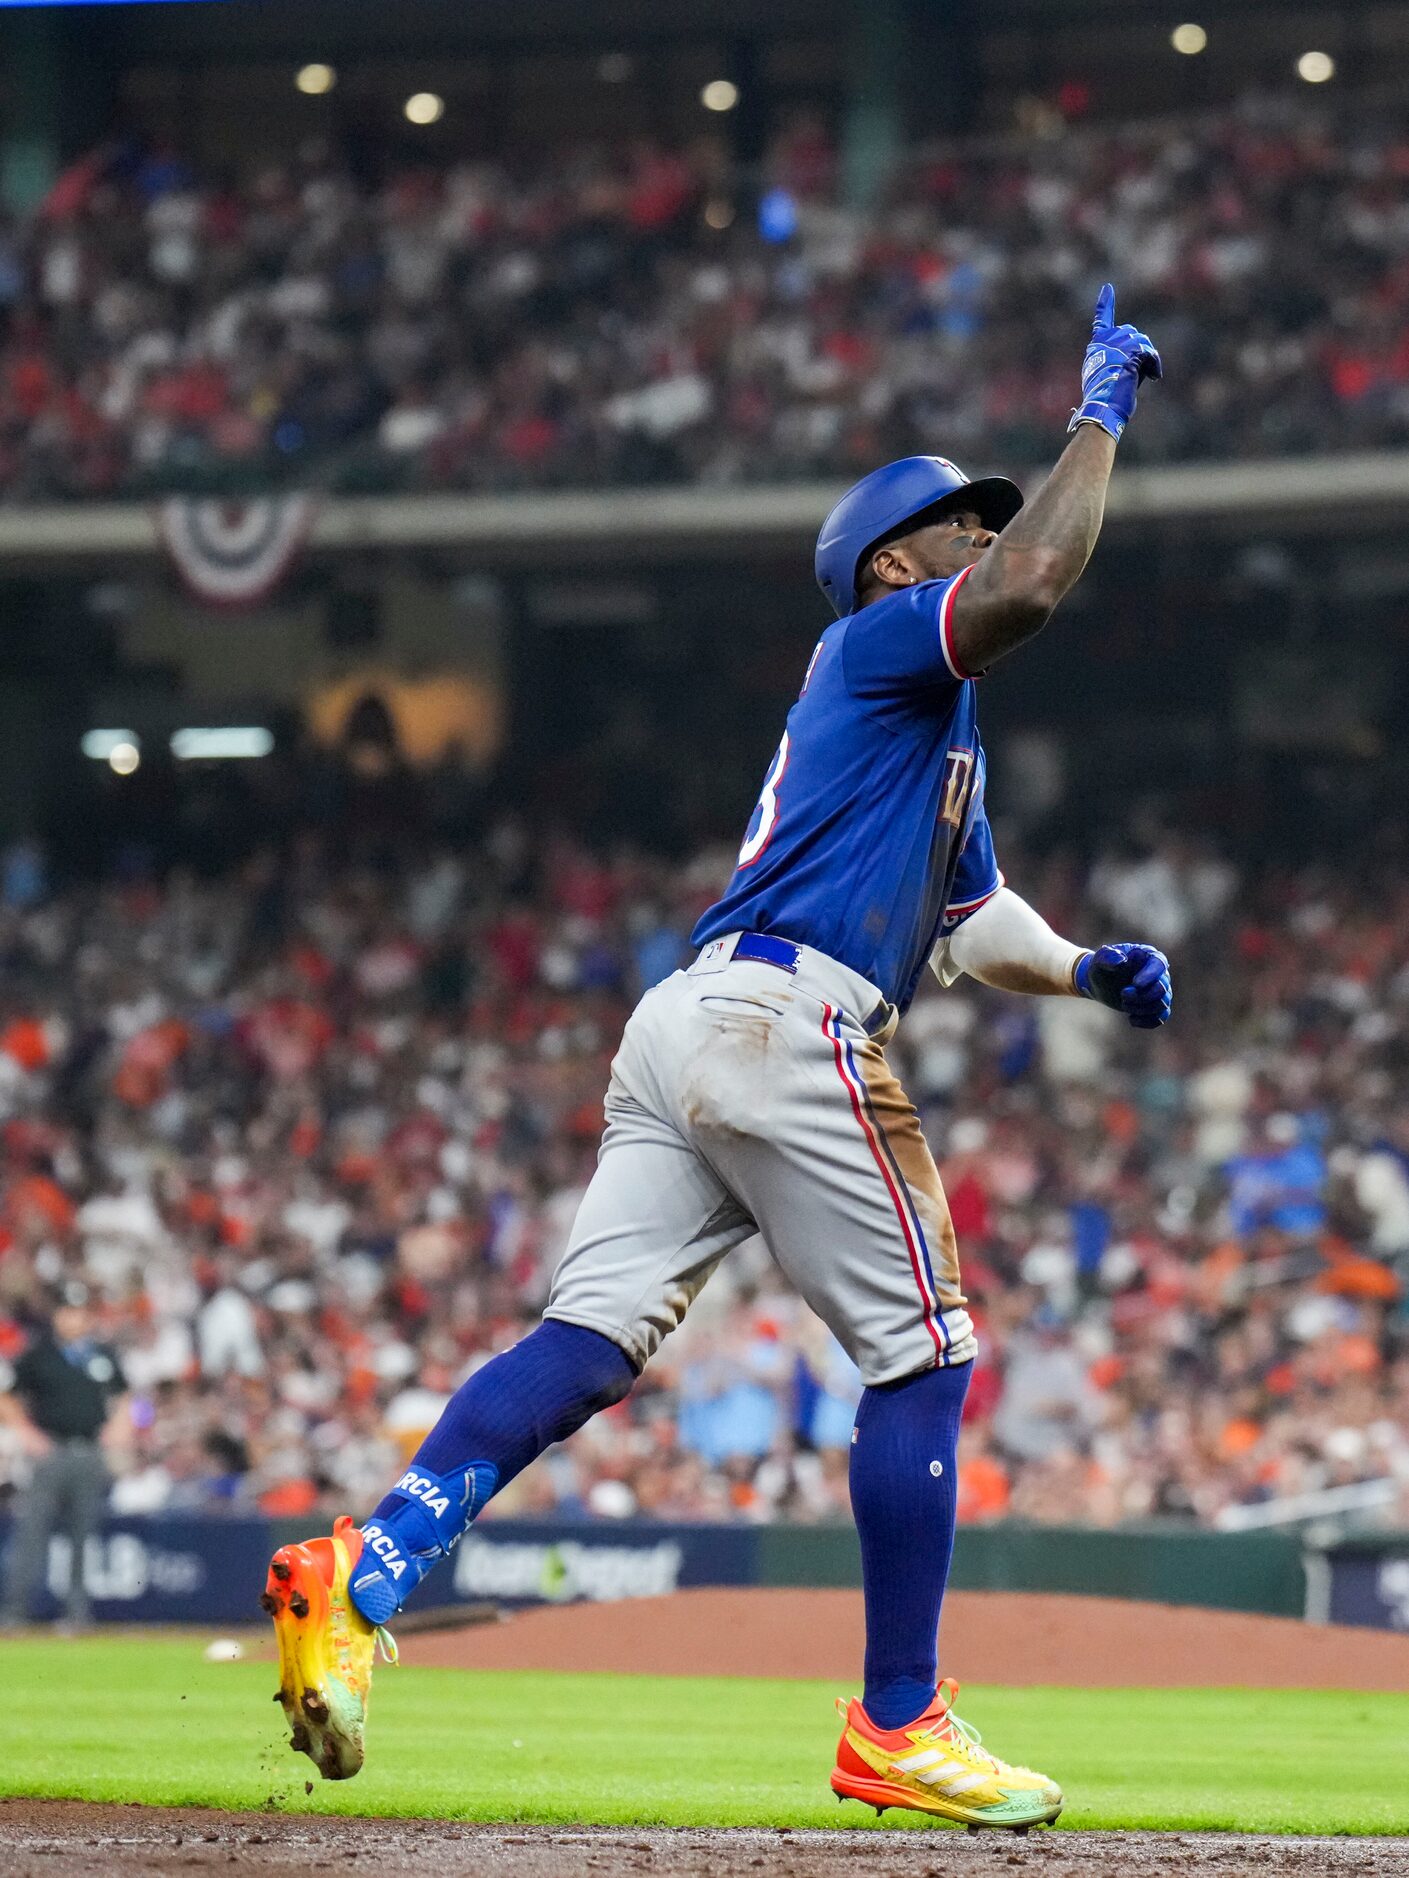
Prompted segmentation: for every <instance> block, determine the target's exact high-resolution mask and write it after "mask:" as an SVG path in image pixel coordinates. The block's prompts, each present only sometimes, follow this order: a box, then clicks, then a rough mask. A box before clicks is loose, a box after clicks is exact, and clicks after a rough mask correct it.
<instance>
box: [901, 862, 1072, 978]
mask: <svg viewBox="0 0 1409 1878" xmlns="http://www.w3.org/2000/svg"><path fill="white" fill-rule="evenodd" d="M1085 956H1086V951H1085V948H1084V947H1082V946H1076V945H1073V944H1072V943H1071V941H1070V940H1069V939H1063V938H1062V937H1061V935H1060V934H1059V933H1055V932H1053V930H1052V928H1051V927H1050V926H1049V925H1048V924H1047V922H1046V920H1045V919H1043V917H1042V915H1041V914H1040V913H1039V912H1037V910H1036V909H1035V908H1034V907H1030V906H1029V905H1028V903H1027V901H1026V900H1023V899H1021V898H1020V897H1019V896H1018V895H1017V894H1015V893H1014V892H1013V891H1012V889H1011V888H1009V887H1000V888H999V890H998V892H997V893H995V894H994V896H993V898H992V899H991V900H988V901H986V902H985V903H984V905H983V906H981V907H980V908H979V909H978V911H977V912H976V913H971V914H970V915H969V917H968V918H967V919H966V920H965V921H964V923H963V925H962V926H960V927H959V928H958V929H957V930H956V931H955V932H953V933H951V934H950V936H949V938H948V939H945V940H943V941H942V942H941V943H940V944H939V945H938V946H936V947H935V950H934V952H933V954H932V955H931V958H930V967H931V969H932V970H933V972H934V974H935V976H936V977H937V978H938V979H939V982H940V983H941V984H942V985H952V984H953V983H954V981H955V980H956V979H957V978H959V977H960V976H961V975H964V976H967V977H969V978H977V979H978V980H979V982H980V983H981V984H985V985H992V986H993V987H994V989H995V990H998V991H1021V992H1025V993H1027V994H1028V995H1030V996H1034V997H1069V998H1070V997H1075V996H1076V995H1077V990H1076V968H1077V965H1078V964H1079V963H1080V961H1081V960H1082V959H1083V958H1085Z"/></svg>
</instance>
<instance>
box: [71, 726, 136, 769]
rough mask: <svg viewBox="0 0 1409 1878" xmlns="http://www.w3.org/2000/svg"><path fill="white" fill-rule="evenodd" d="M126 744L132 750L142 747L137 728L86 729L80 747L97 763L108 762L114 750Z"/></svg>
mask: <svg viewBox="0 0 1409 1878" xmlns="http://www.w3.org/2000/svg"><path fill="white" fill-rule="evenodd" d="M124 745H126V747H127V748H128V749H131V750H140V749H141V747H142V742H141V739H140V738H139V737H138V735H137V733H136V731H135V730H89V731H85V732H84V734H83V738H82V741H81V742H80V743H79V746H78V747H79V749H80V750H82V752H83V754H84V755H85V756H91V757H92V759H93V761H94V762H95V763H107V762H109V761H110V760H111V758H112V753H113V751H114V750H117V749H121V748H122V747H123V746H124Z"/></svg>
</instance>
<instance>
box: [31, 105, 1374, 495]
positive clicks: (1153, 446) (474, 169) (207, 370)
mask: <svg viewBox="0 0 1409 1878" xmlns="http://www.w3.org/2000/svg"><path fill="white" fill-rule="evenodd" d="M837 168H838V166H837V163H836V160H835V153H834V151H833V149H832V147H831V145H830V143H829V141H828V138H827V136H826V135H825V133H824V131H823V130H822V129H821V128H820V126H819V125H818V124H817V123H816V122H814V121H812V120H801V119H800V120H799V121H797V122H796V123H794V124H793V125H791V126H790V127H789V128H788V129H787V130H786V131H785V132H784V133H783V134H781V135H780V136H779V137H778V138H777V139H776V141H775V143H774V145H773V147H772V149H771V151H770V152H769V154H768V156H767V159H766V162H765V164H764V166H763V172H762V175H761V178H760V177H754V178H749V179H742V178H740V177H738V176H736V175H734V174H733V173H731V171H730V168H729V165H728V162H727V161H726V159H725V157H724V155H723V153H722V149H721V146H720V145H719V144H718V143H715V142H711V141H710V140H708V139H705V140H701V142H700V143H699V144H697V145H695V146H693V147H691V148H688V149H666V148H662V147H658V146H654V145H648V144H644V143H642V144H633V145H631V146H630V147H623V148H619V149H583V150H576V151H569V152H566V153H561V154H557V155H555V156H554V158H553V160H552V161H551V162H550V163H547V164H541V165H540V167H538V168H537V169H513V168H510V167H505V166H500V165H495V164H490V163H463V162H451V163H448V164H445V165H443V166H441V167H439V168H433V167H430V166H429V165H424V166H421V167H407V166H402V167H399V168H395V167H393V168H391V169H389V170H387V171H386V172H385V173H384V174H383V175H382V176H380V178H378V179H377V180H375V181H369V180H368V178H367V175H366V169H365V165H363V166H360V167H354V166H353V164H352V163H351V162H350V161H348V160H345V159H344V158H343V157H342V156H340V155H339V154H338V153H337V152H335V151H334V150H333V149H332V148H331V147H328V146H323V145H314V144H310V145H309V146H308V147H307V148H305V149H304V150H303V151H301V152H300V153H299V154H298V155H296V156H294V157H292V158H290V159H289V160H287V161H276V160H265V159H264V158H262V157H261V158H260V159H258V160H256V161H253V162H252V163H251V165H250V167H249V168H248V170H247V171H245V172H243V173H240V174H210V173H202V172H200V171H199V170H198V169H196V168H195V167H194V166H193V165H192V164H191V163H190V162H188V161H187V160H186V159H185V158H183V156H182V155H181V154H180V153H179V152H176V151H171V150H160V151H139V150H137V149H135V148H133V147H129V146H118V145H114V146H112V147H110V148H104V149H102V150H98V151H95V152H94V153H93V154H92V155H90V156H89V157H87V158H86V159H84V160H83V161H82V162H79V163H77V164H75V165H74V166H73V167H72V168H71V169H70V170H69V171H68V172H67V173H66V174H65V175H64V176H63V177H62V178H61V180H60V181H59V182H58V184H57V185H56V186H55V188H54V189H53V190H52V191H51V193H50V195H49V196H48V198H47V200H46V201H45V202H44V203H43V204H42V206H41V207H40V209H39V210H38V211H37V213H35V214H34V215H33V216H31V217H29V218H26V219H24V220H22V221H11V222H9V223H6V222H5V221H4V220H3V219H0V499H4V500H9V501H26V500H38V499H44V498H55V497H73V498H91V497H95V496H105V495H113V494H117V493H120V492H123V491H127V492H131V493H146V492H152V491H156V490H171V489H177V490H187V489H205V488H212V487H214V488H223V489H232V490H234V491H236V492H238V491H240V490H241V489H260V490H262V489H264V488H266V487H267V486H268V485H269V483H270V481H271V479H275V480H277V481H282V482H283V483H284V484H285V485H287V486H306V485H313V484H329V485H333V486H339V487H342V488H359V487H360V488H385V487H391V488H424V487H449V488H466V489H475V488H485V489H493V490H498V491H502V490H505V489H514V488H519V487H529V486H552V485H560V484H588V483H590V484H594V485H595V484H603V483H617V484H631V483H641V482H651V481H662V480H664V481H690V480H700V481H704V482H736V481H760V480H773V479H779V478H789V477H805V476H811V475H827V476H832V475H835V476H837V477H838V478H843V479H844V478H845V477H846V476H848V475H849V474H851V473H852V472H853V471H855V470H857V469H858V467H862V468H864V467H868V466H869V465H871V464H873V463H876V462H880V461H884V460H885V459H887V458H889V457H894V456H899V455H903V454H905V453H906V452H907V451H909V450H911V449H913V448H916V447H924V446H923V443H922V440H923V439H925V438H929V437H933V436H934V435H941V436H943V437H944V438H945V439H946V441H947V447H949V448H951V449H952V450H953V451H954V453H955V454H956V455H957V456H961V457H965V456H978V457H981V458H983V459H985V460H991V461H994V462H1001V463H1004V464H1007V465H1016V466H1021V465H1024V464H1038V463H1041V462H1044V461H1046V460H1048V459H1049V458H1050V456H1051V455H1052V454H1053V452H1054V450H1055V449H1056V447H1057V445H1058V443H1059V441H1060V438H1061V435H1062V432H1063V430H1064V428H1065V425H1066V421H1067V417H1068V414H1069V412H1070V408H1071V405H1072V401H1073V395H1074V378H1075V369H1076V363H1077V361H1078V360H1079V358H1080V342H1081V339H1082V336H1083V333H1084V330H1085V326H1086V322H1087V321H1088V320H1089V317H1090V307H1091V304H1092V300H1093V297H1094V292H1095V288H1096V286H1097V285H1098V284H1099V283H1100V282H1101V281H1102V280H1103V279H1106V278H1108V277H1109V278H1112V279H1114V280H1116V281H1117V282H1118V283H1119V284H1120V288H1121V292H1122V296H1123V298H1122V300H1121V303H1120V305H1121V310H1122V312H1123V313H1124V314H1125V315H1126V316H1127V317H1131V318H1136V319H1138V320H1139V321H1140V322H1141V323H1142V324H1143V325H1145V326H1147V327H1148V328H1149V329H1150V331H1151V332H1152V333H1154V334H1155V335H1156V337H1157V339H1158V342H1159V344H1160V346H1161V348H1162V350H1163V353H1164V357H1165V361H1166V365H1167V367H1168V373H1167V383H1166V385H1165V386H1164V388H1163V390H1162V392H1161V395H1160V397H1159V398H1158V399H1150V400H1149V401H1148V409H1142V411H1141V421H1140V424H1139V426H1138V429H1137V430H1134V431H1132V434H1131V438H1130V441H1129V443H1128V444H1127V445H1126V448H1127V450H1130V451H1132V452H1133V453H1134V454H1135V455H1136V456H1137V457H1139V458H1141V459H1143V460H1146V461H1176V460H1181V459H1198V458H1206V457H1214V458H1216V457H1234V456H1236V457H1257V456H1269V455H1277V454H1288V453H1295V452H1298V451H1301V450H1304V449H1310V448H1315V449H1317V450H1325V449H1354V448H1366V447H1374V446H1382V445H1395V444H1399V445H1402V444H1404V443H1406V442H1409V338H1406V333H1409V318H1406V311H1409V208H1406V206H1405V205H1406V200H1409V198H1406V194H1405V188H1404V183H1405V177H1406V174H1409V138H1406V135H1405V131H1404V126H1403V121H1402V114H1401V113H1399V112H1397V111H1385V112H1380V111H1376V110H1375V109H1371V108H1365V107H1363V106H1359V105H1354V106H1352V105H1343V106H1341V107H1340V109H1339V110H1337V109H1335V108H1332V107H1330V106H1326V105H1322V104H1321V103H1319V102H1316V103H1310V102H1308V101H1306V100H1305V99H1304V98H1300V99H1297V100H1295V101H1293V100H1291V99H1286V100H1282V101H1280V102H1277V101H1266V100H1264V101H1262V102H1260V103H1256V104H1249V105H1247V106H1245V107H1243V108H1242V109H1240V110H1237V111H1233V112H1229V113H1225V114H1223V115H1221V116H1215V117H1211V118H1204V119H1200V120H1197V121H1194V120H1189V121H1186V122H1178V121H1171V122H1166V123H1163V124H1158V125H1154V126H1151V125H1150V124H1148V123H1147V124H1144V125H1142V126H1139V127H1135V128H1131V129H1126V130H1122V129H1113V130H1078V129H1069V130H1068V131H1067V132H1066V133H1065V134H1064V135H1062V136H1060V137H1056V138H1051V137H1048V138H1044V139H1040V140H1035V141H1028V142H1024V143H1002V144H995V143H991V142H990V143H974V144H972V145H967V146H966V145H960V146H957V147H952V148H948V149H944V150H938V151H935V152H932V153H929V154H915V155H913V156H912V157H910V158H909V159H908V160H907V161H906V163H905V164H904V166H903V168H902V170H901V171H900V173H899V174H898V175H897V176H896V177H895V178H894V179H893V181H892V183H891V185H890V187H889V189H888V191H887V192H886V194H885V195H884V196H883V197H882V199H881V200H880V201H878V202H877V203H875V204H873V205H872V206H870V207H868V208H867V209H865V210H864V211H858V210H855V209H853V208H848V207H844V206H843V205H842V202H841V198H840V194H839V188H838V181H837Z"/></svg>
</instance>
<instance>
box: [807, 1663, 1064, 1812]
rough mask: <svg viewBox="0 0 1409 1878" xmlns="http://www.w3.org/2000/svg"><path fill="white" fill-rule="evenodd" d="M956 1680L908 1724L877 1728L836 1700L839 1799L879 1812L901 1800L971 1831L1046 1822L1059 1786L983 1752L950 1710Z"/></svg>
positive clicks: (855, 1706) (854, 1706)
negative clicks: (842, 1724) (839, 1721)
mask: <svg viewBox="0 0 1409 1878" xmlns="http://www.w3.org/2000/svg"><path fill="white" fill-rule="evenodd" d="M958 1694H959V1685H958V1683H957V1682H954V1681H953V1680H951V1679H950V1678H948V1677H946V1678H945V1680H944V1681H943V1682H942V1683H940V1685H939V1689H938V1691H937V1692H936V1694H935V1699H934V1701H933V1702H932V1703H931V1705H930V1706H929V1708H927V1709H926V1710H925V1712H924V1714H923V1715H921V1716H920V1717H919V1719H918V1720H917V1721H913V1722H911V1723H910V1725H909V1727H908V1728H877V1727H876V1725H875V1723H874V1722H873V1721H872V1720H871V1718H870V1716H869V1715H868V1714H867V1713H866V1711H865V1709H864V1708H862V1706H861V1704H860V1703H859V1702H850V1703H847V1702H842V1701H838V1703H837V1713H838V1714H839V1715H840V1716H841V1717H842V1719H843V1721H844V1722H845V1724H846V1726H845V1727H844V1728H843V1729H842V1737H841V1741H840V1743H839V1744H838V1747H837V1764H836V1766H835V1767H834V1768H833V1769H832V1791H833V1792H834V1793H835V1794H836V1796H837V1798H838V1799H839V1800H864V1801H865V1802H866V1804H867V1805H868V1806H874V1807H875V1809H876V1811H877V1813H883V1812H884V1811H885V1809H886V1808H887V1807H888V1806H908V1807H910V1808H912V1809H913V1810H914V1811H915V1812H917V1813H935V1814H937V1815H938V1816H939V1818H941V1819H956V1820H959V1821H960V1822H961V1823H962V1824H963V1825H966V1826H968V1827H969V1828H970V1829H971V1830H977V1829H978V1827H980V1826H1007V1827H1009V1828H1010V1829H1012V1830H1014V1831H1017V1832H1026V1831H1027V1829H1028V1827H1029V1826H1047V1825H1050V1824H1051V1823H1052V1821H1053V1820H1054V1819H1055V1818H1056V1817H1057V1815H1058V1813H1060V1812H1061V1810H1062V1790H1061V1788H1060V1787H1059V1786H1058V1785H1057V1784H1056V1782H1055V1781H1053V1780H1049V1779H1048V1778H1047V1776H1046V1775H1045V1774H1034V1773H1033V1772H1032V1770H1031V1769H1030V1768H1027V1767H1009V1766H1008V1764H1007V1762H1006V1761H1000V1760H999V1759H998V1757H997V1755H996V1754H990V1753H989V1752H988V1750H987V1748H985V1747H984V1746H983V1743H982V1742H981V1741H980V1740H979V1737H978V1733H977V1731H976V1730H975V1729H973V1728H970V1727H969V1725H968V1723H967V1722H962V1721H960V1719H959V1717H958V1716H957V1715H956V1714H955V1713H954V1702H955V1700H956V1699H957V1697H958Z"/></svg>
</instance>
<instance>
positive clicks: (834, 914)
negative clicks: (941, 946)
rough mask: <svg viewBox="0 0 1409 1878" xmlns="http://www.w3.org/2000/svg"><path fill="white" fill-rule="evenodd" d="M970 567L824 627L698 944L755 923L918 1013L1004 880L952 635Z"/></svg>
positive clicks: (968, 694)
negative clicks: (925, 982)
mask: <svg viewBox="0 0 1409 1878" xmlns="http://www.w3.org/2000/svg"><path fill="white" fill-rule="evenodd" d="M968 572H969V570H968V569H967V568H966V569H964V571H963V572H962V573H960V574H956V575H954V576H953V577H952V578H951V579H948V580H931V581H924V582H922V583H921V584H920V585H918V586H914V587H905V588H902V589H900V590H898V591H897V592H895V593H892V594H888V595H887V596H886V598H885V599H883V600H876V601H873V602H872V603H871V605H870V606H866V607H862V608H861V610H860V611H859V612H856V613H852V614H849V615H848V616H847V617H846V618H845V619H839V620H837V621H836V622H835V624H833V625H831V626H829V627H828V628H827V630H826V632H824V633H823V635H822V637H821V639H820V641H819V642H818V645H817V649H816V650H815V651H814V653H813V654H812V660H811V663H810V664H809V665H808V668H807V676H806V677H805V679H804V680H803V686H802V692H801V695H800V696H799V698H798V700H797V703H796V704H795V705H794V706H793V708H792V710H791V711H789V713H788V723H787V729H786V730H785V731H784V732H783V740H782V742H781V743H780V744H779V745H778V748H777V750H776V752H775V753H774V757H773V761H772V762H771V763H770V764H769V766H768V773H767V775H766V776H765V777H764V781H763V790H762V793H761V794H760V796H759V798H758V806H757V807H756V808H755V809H754V812H753V816H752V819H751V820H750V822H749V825H748V830H747V832H746V833H745V836H744V843H743V846H742V847H741V848H740V850H739V860H738V865H737V867H736V868H735V870H734V874H733V878H732V879H731V880H730V882H729V885H728V886H727V888H726V889H725V891H724V895H723V897H722V898H721V899H720V900H718V901H716V902H715V904H714V905H713V906H712V907H711V908H710V909H709V911H708V912H707V913H706V914H705V915H704V916H703V918H702V919H701V920H700V921H699V923H698V925H697V926H696V927H695V931H694V934H693V941H692V942H693V944H695V945H697V946H703V945H707V944H708V943H709V941H710V940H711V939H718V938H719V937H720V936H721V935H722V934H724V933H730V932H739V931H745V932H764V933H772V934H774V935H775V936H776V937H778V938H780V939H792V940H795V941H796V942H797V943H799V944H801V945H809V946H815V947H816V949H817V950H818V951H819V952H825V953H826V954H827V955H828V957H830V958H834V959H839V960H840V961H841V963H842V964H843V965H849V966H850V967H851V968H852V970H853V971H857V972H860V973H861V975H862V976H863V977H864V978H868V979H870V981H871V983H872V984H874V985H876V986H877V987H878V988H879V989H880V990H881V991H882V992H883V993H884V994H885V996H886V997H887V998H889V999H890V1001H891V1002H892V1003H893V1004H896V1005H898V1006H899V1007H900V1009H901V1010H904V1009H905V1008H906V1006H907V1005H908V1004H909V1003H910V1000H911V998H913V997H914V995H915V987H916V985H917V984H918V983H919V979H920V973H921V972H922V971H923V970H924V967H925V963H926V961H927V960H928V958H929V955H930V953H931V952H932V951H933V949H934V946H935V943H936V941H937V940H938V938H939V936H940V934H941V932H943V931H945V930H949V929H952V927H953V926H955V925H957V924H958V923H959V921H961V920H962V919H965V918H966V917H967V916H968V915H969V914H970V913H972V912H974V911H975V910H976V908H978V907H980V906H982V905H983V903H984V901H985V900H988V899H991V898H992V896H993V895H994V894H995V893H996V892H997V891H998V889H999V887H1001V886H1002V884H1003V876H1002V875H1001V874H1000V873H999V871H998V863H997V861H996V860H995V859H994V854H993V837H992V835H991V833H990V832H989V827H988V817H987V815H986V814H985V813H984V806H983V791H984V774H985V771H984V756H983V746H982V744H981V743H980V742H979V735H978V722H977V716H976V711H975V697H974V692H975V686H974V682H973V680H972V678H971V677H970V675H969V674H968V673H967V672H966V671H965V670H964V668H963V666H962V665H961V664H960V662H959V660H958V658H957V656H956V655H955V651H954V641H953V633H952V621H951V615H952V613H953V609H954V596H955V594H956V593H957V592H958V590H959V587H960V585H961V583H962V582H963V580H964V578H965V575H966V574H967V573H968Z"/></svg>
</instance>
